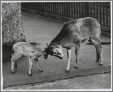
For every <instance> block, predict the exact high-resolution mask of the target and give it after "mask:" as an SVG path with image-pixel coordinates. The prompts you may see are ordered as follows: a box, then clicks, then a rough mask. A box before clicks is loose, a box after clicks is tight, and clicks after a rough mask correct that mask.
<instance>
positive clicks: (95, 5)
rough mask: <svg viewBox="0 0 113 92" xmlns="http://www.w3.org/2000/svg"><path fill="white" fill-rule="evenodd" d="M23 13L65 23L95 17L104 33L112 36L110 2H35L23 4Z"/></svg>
mask: <svg viewBox="0 0 113 92" xmlns="http://www.w3.org/2000/svg"><path fill="white" fill-rule="evenodd" d="M22 11H30V12H33V13H37V14H40V15H43V16H49V17H51V18H56V19H59V20H61V21H63V22H65V21H67V20H70V19H76V18H81V17H95V18H97V20H98V21H99V22H100V24H101V28H102V33H103V34H104V35H106V36H110V20H111V19H110V17H111V16H110V2H33V3H31V2H30V3H22Z"/></svg>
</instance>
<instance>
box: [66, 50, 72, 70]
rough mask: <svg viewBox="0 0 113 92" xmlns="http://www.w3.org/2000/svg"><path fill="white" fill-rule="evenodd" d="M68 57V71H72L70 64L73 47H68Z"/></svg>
mask: <svg viewBox="0 0 113 92" xmlns="http://www.w3.org/2000/svg"><path fill="white" fill-rule="evenodd" d="M67 58H68V64H67V67H66V70H65V71H66V72H69V71H70V64H71V49H67Z"/></svg>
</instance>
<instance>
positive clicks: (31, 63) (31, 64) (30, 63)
mask: <svg viewBox="0 0 113 92" xmlns="http://www.w3.org/2000/svg"><path fill="white" fill-rule="evenodd" d="M32 66H33V59H32V57H29V69H28V75H29V76H32Z"/></svg>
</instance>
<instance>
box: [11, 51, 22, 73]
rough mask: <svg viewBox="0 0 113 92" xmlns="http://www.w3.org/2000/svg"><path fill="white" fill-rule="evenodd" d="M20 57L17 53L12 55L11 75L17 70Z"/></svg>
mask: <svg viewBox="0 0 113 92" xmlns="http://www.w3.org/2000/svg"><path fill="white" fill-rule="evenodd" d="M21 56H22V55H21V54H19V53H14V54H12V57H11V72H12V73H15V72H16V70H17V61H16V60H18V59H19V58H20V57H21Z"/></svg>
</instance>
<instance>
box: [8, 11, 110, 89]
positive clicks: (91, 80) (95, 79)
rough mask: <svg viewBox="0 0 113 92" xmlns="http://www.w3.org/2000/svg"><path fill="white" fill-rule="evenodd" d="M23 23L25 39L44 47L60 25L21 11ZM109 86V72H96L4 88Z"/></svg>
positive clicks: (94, 87)
mask: <svg viewBox="0 0 113 92" xmlns="http://www.w3.org/2000/svg"><path fill="white" fill-rule="evenodd" d="M23 25H24V26H23V27H24V31H25V34H26V38H27V40H28V41H35V42H41V43H42V44H43V46H44V47H45V43H49V42H50V41H51V39H53V38H54V37H55V36H56V34H57V33H58V32H59V31H60V29H61V27H62V23H61V22H59V21H57V20H53V19H50V18H45V17H42V16H39V15H34V14H27V13H23ZM39 34H40V35H39ZM108 47H110V46H108ZM110 87H111V74H98V75H93V76H86V77H77V78H72V79H66V80H59V81H55V82H50V83H43V84H40V85H39V84H33V85H24V86H16V87H10V88H6V89H103V88H105V89H109V88H110Z"/></svg>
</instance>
